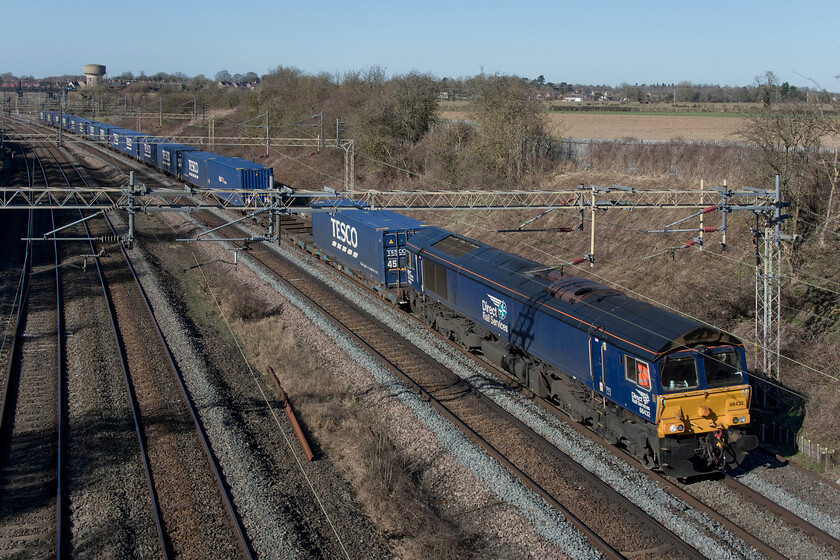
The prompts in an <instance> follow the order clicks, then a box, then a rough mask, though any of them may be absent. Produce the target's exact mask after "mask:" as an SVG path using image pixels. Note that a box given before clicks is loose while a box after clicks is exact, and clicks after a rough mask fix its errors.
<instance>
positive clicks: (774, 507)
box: [724, 473, 840, 553]
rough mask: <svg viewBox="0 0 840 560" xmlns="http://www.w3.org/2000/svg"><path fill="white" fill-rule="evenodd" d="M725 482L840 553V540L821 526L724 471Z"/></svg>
mask: <svg viewBox="0 0 840 560" xmlns="http://www.w3.org/2000/svg"><path fill="white" fill-rule="evenodd" d="M724 482H725V483H726V485H727V486H729V488H731V489H733V490H735V491H736V492H740V493H741V494H743V495H744V496H746V497H747V498H748V499H750V500H752V501H753V502H755V503H757V504H759V505H760V506H762V507H764V508H767V509H768V510H770V511H771V512H772V513H773V515H777V516H779V517H781V518H782V519H784V520H785V521H787V522H788V523H791V524H792V525H794V526H795V527H797V528H799V529H801V530H802V531H804V532H805V533H806V534H808V535H810V536H812V537H814V538H815V539H817V540H819V541H820V542H821V543H823V544H824V545H826V546H827V547H829V548H831V549H833V550H834V552H837V553H840V540H838V539H837V538H835V537H833V536H832V535H829V534H828V533H826V532H825V531H823V530H822V529H820V528H819V527H816V526H814V525H812V524H811V523H810V522H808V521H806V520H805V519H802V518H801V517H799V516H798V515H796V514H795V513H793V512H792V511H790V510H788V509H786V508H784V507H782V506H780V505H779V504H777V503H776V502H774V501H773V500H771V499H769V498H768V497H766V496H765V495H764V494H761V493H760V492H758V491H756V490H754V489H752V488H750V487H749V486H747V485H746V484H744V483H743V482H741V481H740V480H738V479H737V478H736V477H734V476H732V475H731V474H729V473H724Z"/></svg>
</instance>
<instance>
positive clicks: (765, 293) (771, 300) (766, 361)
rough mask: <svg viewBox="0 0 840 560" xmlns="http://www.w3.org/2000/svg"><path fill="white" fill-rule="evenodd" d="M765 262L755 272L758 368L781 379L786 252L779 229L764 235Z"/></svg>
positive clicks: (767, 230)
mask: <svg viewBox="0 0 840 560" xmlns="http://www.w3.org/2000/svg"><path fill="white" fill-rule="evenodd" d="M762 240H763V243H764V247H763V250H762V261H761V263H760V264H759V265H758V266H757V267H756V274H755V345H756V364H755V367H756V368H757V369H759V370H760V371H762V372H764V374H765V375H766V376H767V377H770V378H773V379H779V377H780V375H779V353H780V344H781V317H780V315H781V295H782V279H781V265H782V251H781V242H780V240H777V239H775V229H774V228H770V227H767V228H765V229H764V236H763V237H762Z"/></svg>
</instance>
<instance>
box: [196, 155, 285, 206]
mask: <svg viewBox="0 0 840 560" xmlns="http://www.w3.org/2000/svg"><path fill="white" fill-rule="evenodd" d="M204 163H205V165H206V167H207V169H206V173H207V187H208V188H210V189H241V190H250V191H259V190H264V189H270V188H271V187H273V186H274V170H273V169H272V168H270V167H266V166H264V165H262V164H259V163H254V162H252V161H248V160H247V159H242V158H236V157H225V156H216V157H215V158H212V159H210V158H208V159H206V160H205V162H204ZM226 199H227V201H228V202H230V203H232V204H234V205H237V206H243V205H251V204H254V203H256V202H257V201H258V200H261V198H260V195H259V194H258V193H254V194H251V193H231V195H230V196H227V197H226Z"/></svg>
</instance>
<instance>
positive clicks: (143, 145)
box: [137, 136, 163, 167]
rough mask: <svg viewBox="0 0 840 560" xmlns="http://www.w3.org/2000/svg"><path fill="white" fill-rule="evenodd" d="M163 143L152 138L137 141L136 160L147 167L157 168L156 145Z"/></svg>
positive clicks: (141, 138)
mask: <svg viewBox="0 0 840 560" xmlns="http://www.w3.org/2000/svg"><path fill="white" fill-rule="evenodd" d="M161 142H163V140H161V139H160V138H156V137H154V136H142V137H139V138H138V139H137V158H138V159H139V160H140V161H142V162H143V163H145V164H147V165H151V166H152V167H158V164H157V155H158V144H160V143H161Z"/></svg>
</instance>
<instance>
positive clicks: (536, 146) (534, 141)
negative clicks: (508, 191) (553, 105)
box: [471, 75, 550, 184]
mask: <svg viewBox="0 0 840 560" xmlns="http://www.w3.org/2000/svg"><path fill="white" fill-rule="evenodd" d="M471 90H472V101H473V118H474V120H475V122H476V123H477V125H478V142H477V145H476V147H475V155H476V164H477V165H480V166H481V167H483V168H484V169H485V170H486V171H488V172H489V174H490V175H492V176H495V177H498V178H499V179H502V180H503V181H506V182H513V183H515V184H521V183H522V182H523V181H525V180H526V179H527V178H528V177H529V175H530V174H531V172H533V171H536V170H537V169H538V165H539V162H540V159H541V156H542V155H544V154H545V152H546V151H547V149H548V148H549V147H550V146H549V145H550V135H549V134H548V133H547V132H546V125H545V122H544V119H543V118H542V116H541V115H540V113H539V105H538V103H537V102H536V100H535V99H533V98H531V96H530V92H529V86H528V84H527V83H525V82H524V81H523V80H521V79H519V78H517V77H511V76H491V77H487V76H484V75H481V76H479V77H477V78H476V79H474V80H473V81H472V82H471Z"/></svg>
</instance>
